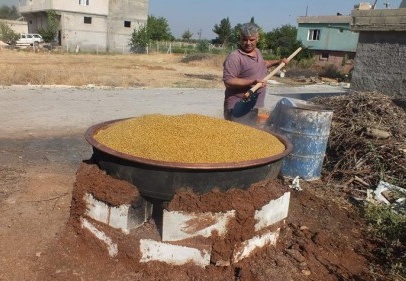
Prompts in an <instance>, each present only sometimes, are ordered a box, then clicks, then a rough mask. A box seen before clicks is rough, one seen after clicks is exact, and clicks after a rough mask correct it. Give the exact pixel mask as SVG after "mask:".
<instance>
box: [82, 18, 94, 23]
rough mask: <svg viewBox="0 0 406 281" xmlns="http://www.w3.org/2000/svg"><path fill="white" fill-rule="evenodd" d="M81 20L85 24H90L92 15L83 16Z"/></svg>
mask: <svg viewBox="0 0 406 281" xmlns="http://www.w3.org/2000/svg"><path fill="white" fill-rule="evenodd" d="M83 22H84V23H87V24H92V17H84V18H83Z"/></svg>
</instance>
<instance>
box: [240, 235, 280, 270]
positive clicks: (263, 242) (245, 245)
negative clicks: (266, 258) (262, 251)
mask: <svg viewBox="0 0 406 281" xmlns="http://www.w3.org/2000/svg"><path fill="white" fill-rule="evenodd" d="M279 231H280V229H278V230H276V231H273V232H272V231H269V232H267V233H265V234H263V235H261V236H254V237H253V238H251V239H248V240H246V241H244V242H242V243H241V244H239V245H237V246H236V247H235V248H234V252H233V263H237V262H239V261H240V260H242V259H244V258H246V257H248V256H249V255H250V254H251V253H252V252H253V251H254V250H256V249H258V248H263V247H265V246H270V245H272V246H275V245H276V241H277V239H278V237H279Z"/></svg>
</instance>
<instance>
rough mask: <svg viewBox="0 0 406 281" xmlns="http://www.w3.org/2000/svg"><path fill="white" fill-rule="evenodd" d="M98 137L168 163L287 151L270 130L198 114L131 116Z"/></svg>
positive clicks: (219, 160)
mask: <svg viewBox="0 0 406 281" xmlns="http://www.w3.org/2000/svg"><path fill="white" fill-rule="evenodd" d="M94 137H95V139H96V140H97V141H98V142H100V143H101V144H103V145H105V146H107V147H109V148H112V149H113V150H116V151H119V152H122V153H125V154H129V155H132V156H136V157H141V158H146V159H151V160H157V161H166V162H181V163H224V162H241V161H248V160H255V159H260V158H267V157H270V156H273V155H276V154H279V153H282V152H283V151H284V150H285V146H284V145H283V143H281V142H280V141H279V140H278V139H277V138H276V137H275V136H273V135H271V134H269V133H267V132H264V131H261V130H258V129H255V128H252V127H248V126H245V125H241V124H238V123H235V122H230V121H226V120H222V119H218V118H212V117H208V116H204V115H198V114H183V115H161V114H151V115H144V116H141V117H136V118H130V119H126V120H122V121H118V122H114V123H112V124H111V125H109V126H106V127H105V128H102V129H101V130H99V131H98V132H97V133H96V135H95V136H94Z"/></svg>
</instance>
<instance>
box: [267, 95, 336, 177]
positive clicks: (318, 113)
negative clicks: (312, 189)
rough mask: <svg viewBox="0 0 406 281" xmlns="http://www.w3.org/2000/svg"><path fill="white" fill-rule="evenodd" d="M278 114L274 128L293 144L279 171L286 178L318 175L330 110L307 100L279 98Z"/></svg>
mask: <svg viewBox="0 0 406 281" xmlns="http://www.w3.org/2000/svg"><path fill="white" fill-rule="evenodd" d="M277 114H278V116H277V118H275V119H274V120H276V122H275V123H274V124H273V130H274V131H275V132H276V133H279V134H281V135H284V136H285V137H287V138H288V139H289V140H290V142H291V143H292V144H293V151H292V153H291V154H290V155H288V156H286V157H285V158H284V160H283V164H282V168H281V174H282V175H283V176H285V177H288V178H295V177H297V176H299V177H300V178H302V179H304V180H317V179H319V178H320V176H321V168H322V165H323V161H324V156H325V152H326V147H327V141H328V137H329V135H330V126H331V119H332V117H333V111H332V110H331V109H327V108H325V107H322V106H318V105H312V104H307V103H303V104H302V103H290V102H281V103H280V104H278V112H277Z"/></svg>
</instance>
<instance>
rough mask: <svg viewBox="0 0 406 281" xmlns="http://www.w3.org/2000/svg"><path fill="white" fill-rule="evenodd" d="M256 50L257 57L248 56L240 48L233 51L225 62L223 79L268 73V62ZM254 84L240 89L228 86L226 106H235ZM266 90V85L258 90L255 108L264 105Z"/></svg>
mask: <svg viewBox="0 0 406 281" xmlns="http://www.w3.org/2000/svg"><path fill="white" fill-rule="evenodd" d="M255 52H256V53H257V56H256V57H251V56H248V55H247V54H246V53H244V52H243V51H241V50H240V49H237V50H235V51H233V52H231V53H230V54H229V55H228V56H227V58H226V60H225V61H224V64H223V81H227V80H229V79H231V78H236V77H237V78H245V79H252V80H254V79H262V78H264V77H265V76H266V74H267V68H266V63H265V61H264V58H263V57H262V55H261V53H260V52H259V50H258V49H255ZM252 86H254V85H251V86H248V87H246V88H240V89H231V88H226V90H225V98H224V108H225V109H232V108H234V105H235V104H236V103H237V102H238V101H239V100H241V99H242V97H243V96H244V94H245V93H246V92H247V91H248V90H249V89H251V88H252ZM265 90H266V89H265V87H264V88H259V89H258V90H257V93H258V94H259V96H258V100H257V103H256V104H255V107H254V108H261V107H264V100H265Z"/></svg>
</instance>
